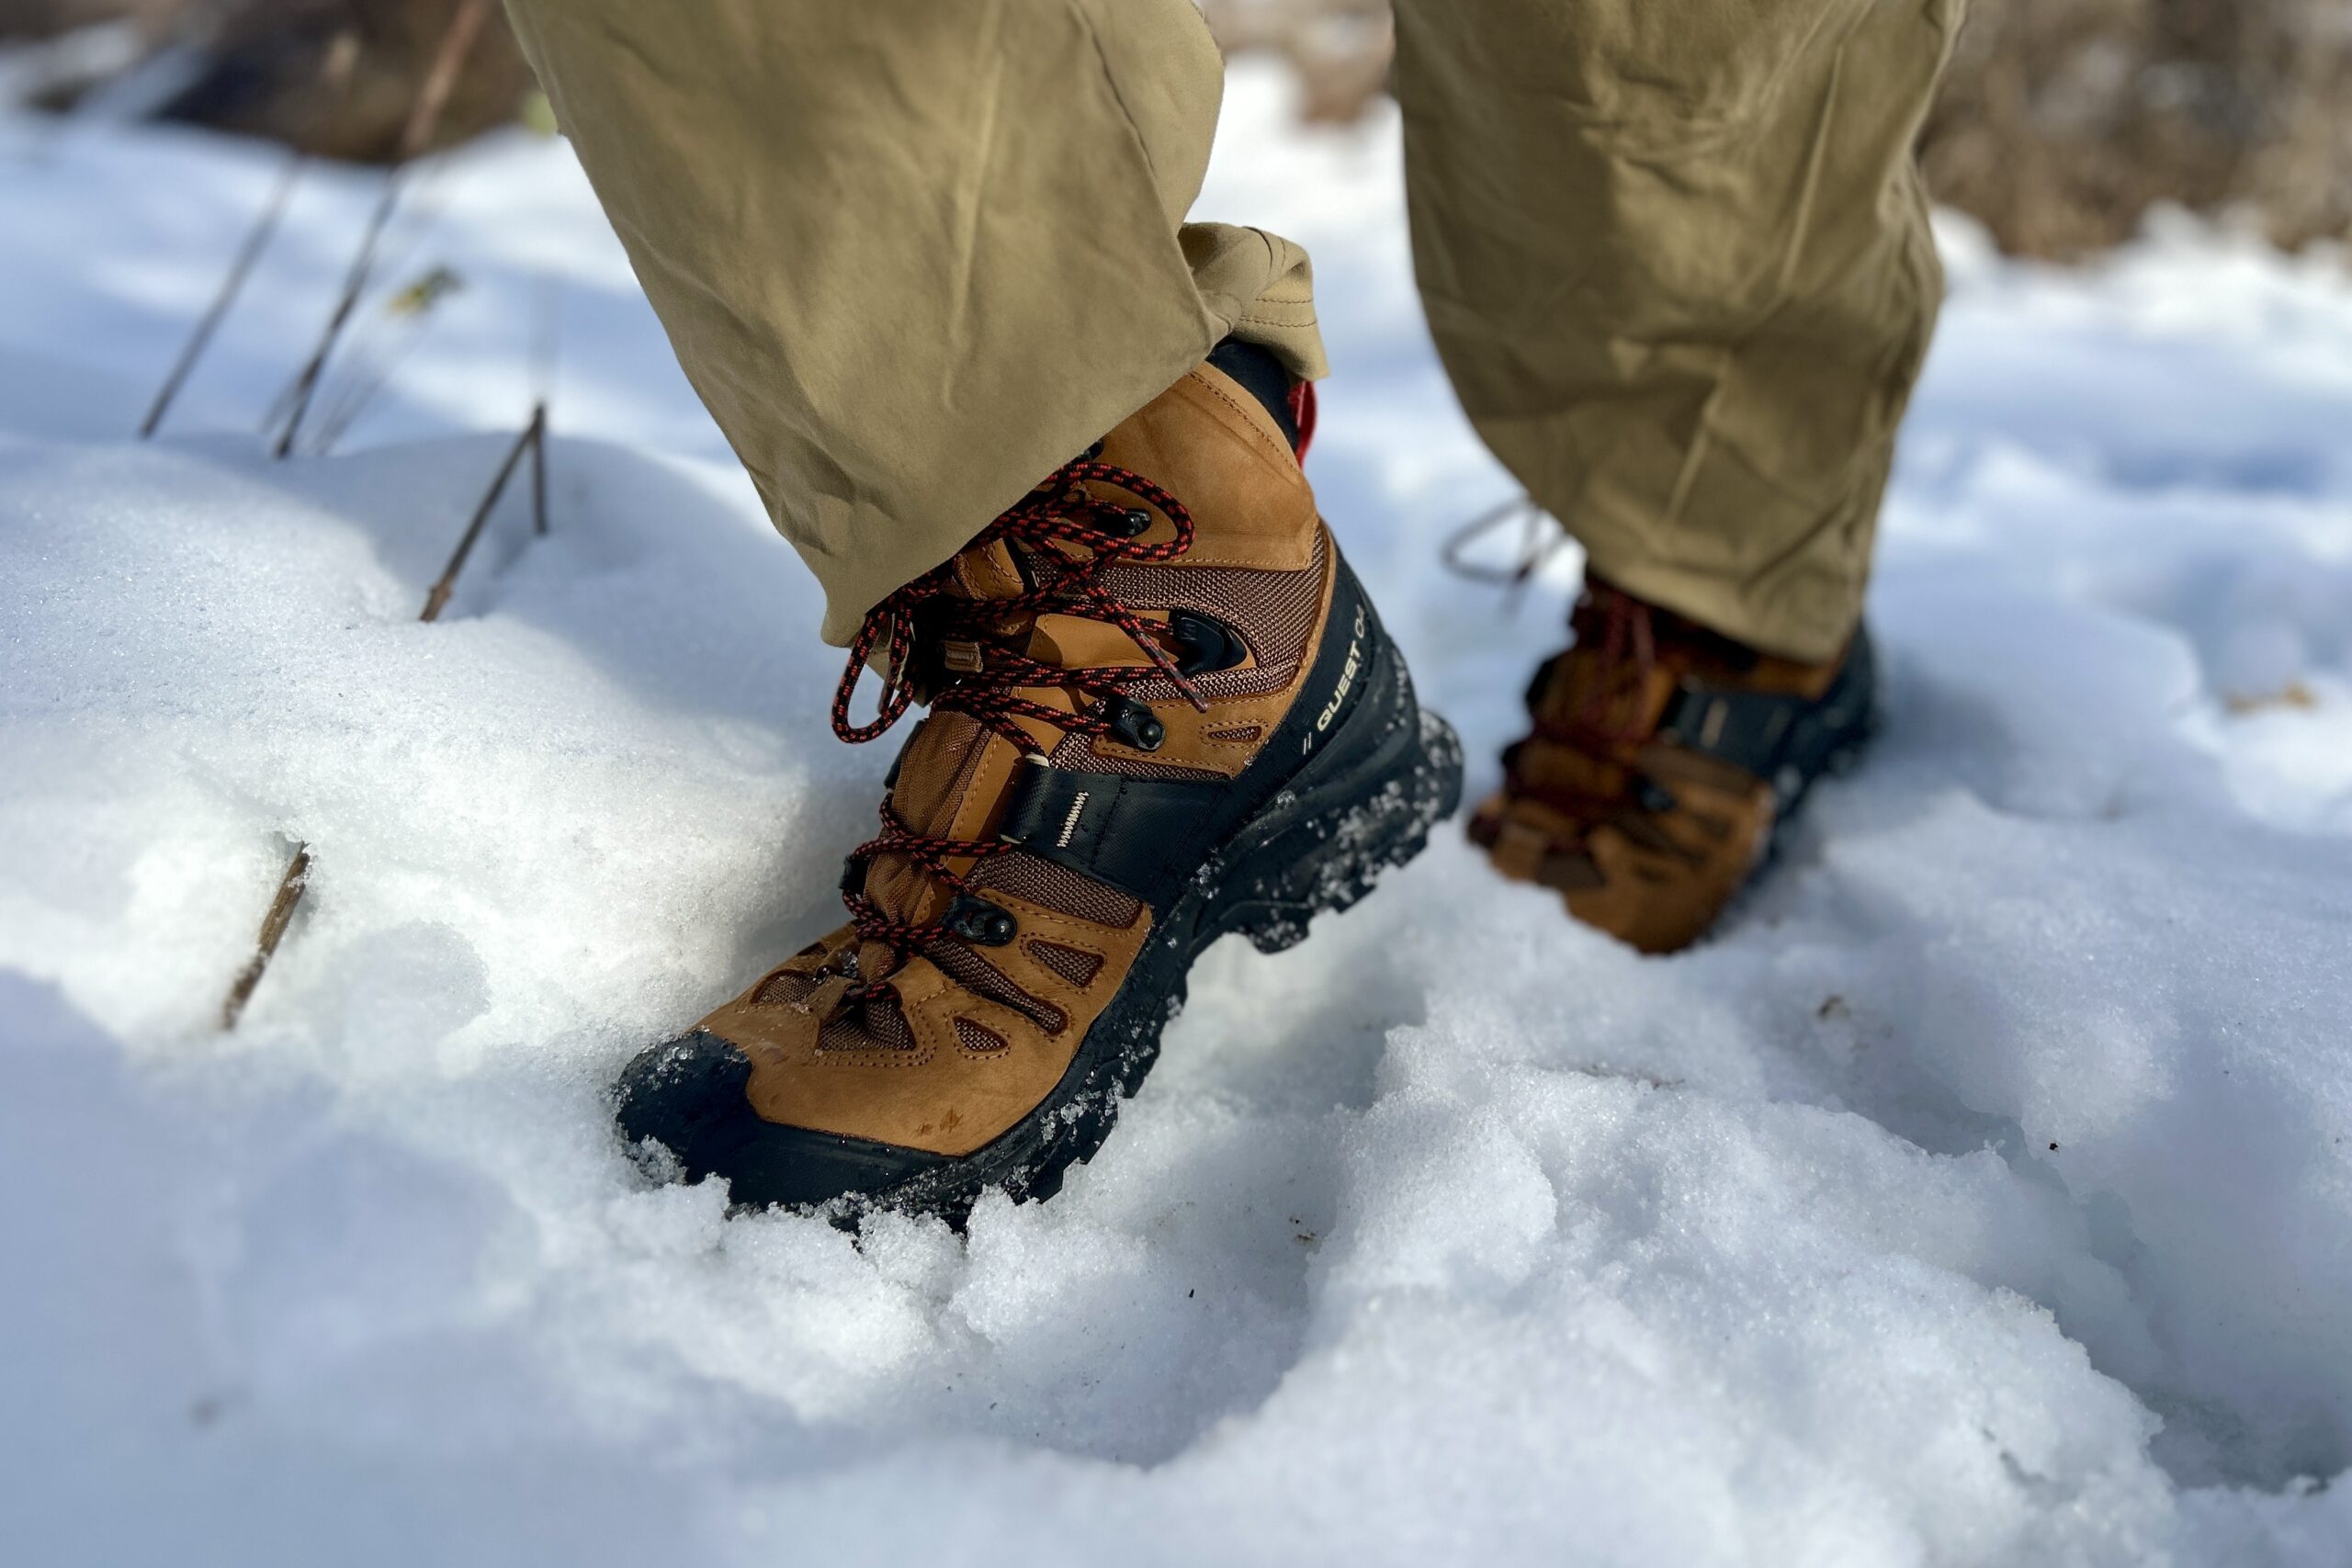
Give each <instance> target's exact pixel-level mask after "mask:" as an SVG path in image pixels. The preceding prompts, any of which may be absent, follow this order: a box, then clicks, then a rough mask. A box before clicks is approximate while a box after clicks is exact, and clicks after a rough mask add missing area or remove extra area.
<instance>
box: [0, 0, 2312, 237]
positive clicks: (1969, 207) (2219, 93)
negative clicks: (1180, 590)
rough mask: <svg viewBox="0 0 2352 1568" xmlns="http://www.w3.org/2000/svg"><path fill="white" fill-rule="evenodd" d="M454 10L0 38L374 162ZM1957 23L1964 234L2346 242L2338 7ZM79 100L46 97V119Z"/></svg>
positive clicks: (1303, 35)
mask: <svg viewBox="0 0 2352 1568" xmlns="http://www.w3.org/2000/svg"><path fill="white" fill-rule="evenodd" d="M861 3H864V0H842V4H845V5H849V4H861ZM1659 3H1660V4H1668V3H1670V0H1659ZM458 4H459V0H0V39H10V38H18V39H21V38H27V37H35V38H38V37H45V36H51V35H55V34H58V33H60V32H62V31H66V30H70V29H72V28H78V27H85V26H88V25H90V24H93V23H96V22H102V21H118V22H120V23H122V24H123V25H125V26H127V27H130V28H135V29H136V30H137V32H138V34H139V35H140V37H141V39H142V40H143V43H144V46H145V49H146V51H148V52H149V54H150V55H151V56H152V57H153V58H155V59H164V60H170V61H176V62H178V68H179V71H180V76H179V77H172V78H169V80H170V82H171V84H172V85H171V91H170V92H169V93H168V95H166V96H164V97H163V98H162V99H161V100H160V101H159V102H158V103H157V104H156V105H155V106H154V110H155V112H158V113H161V114H163V115H165V116H167V117H170V118H182V119H189V120H195V121H198V122H201V123H204V124H209V125H216V126H220V127H223V128H226V129H229V130H241V131H247V132H252V133H256V134H260V135H266V136H276V137H277V138H279V139H281V140H293V139H298V138H305V137H307V138H308V139H309V140H310V141H311V142H312V144H313V145H314V146H316V147H317V148H318V150H319V151H322V152H326V153H328V154H329V155H331V156H334V157H341V158H350V159H359V160H375V161H380V160H383V159H386V158H389V157H390V156H391V155H392V152H393V150H394V148H395V146H396V144H397V142H398V141H399V136H400V129H401V121H402V119H403V118H405V116H406V114H407V112H408V107H409V105H410V103H411V102H412V101H413V98H414V97H415V96H416V91H417V86H418V84H419V82H420V81H421V80H422V79H423V77H424V73H425V72H426V70H427V68H428V65H429V63H430V62H431V60H432V57H433V54H434V51H435V46H436V44H437V42H438V40H439V39H440V38H441V36H442V34H443V32H444V30H445V29H446V28H447V24H448V20H449V17H450V16H451V14H452V12H453V11H454V10H455V8H456V7H457V6H458ZM646 4H648V5H659V4H662V0H646ZM1201 4H1202V7H1203V9H1204V11H1206V12H1207V14H1208V17H1209V20H1210V25H1211V26H1212V27H1214V28H1216V31H1217V34H1218V37H1219V39H1221V40H1222V41H1223V42H1224V44H1225V45H1226V47H1227V50H1228V51H1230V52H1235V53H1252V52H1271V53H1275V54H1279V55H1280V56H1282V57H1283V59H1285V60H1287V61H1289V62H1291V64H1292V65H1293V66H1294V67H1295V70H1296V71H1297V73H1298V76H1299V79H1300V82H1301V84H1302V85H1303V93H1304V96H1303V99H1302V112H1303V113H1305V114H1306V117H1307V118H1310V119H1316V120H1347V119H1351V118H1355V117H1356V116H1358V115H1360V114H1362V113H1363V110H1364V108H1365V107H1367V106H1368V105H1369V104H1371V103H1372V102H1373V101H1374V99H1376V98H1377V97H1378V96H1380V95H1381V94H1382V93H1383V92H1384V91H1385V83H1386V77H1387V70H1388V58H1389V52H1390V51H1391V49H1392V48H1393V44H1394V34H1393V31H1392V29H1391V28H1390V25H1389V20H1388V12H1387V6H1386V0H1201ZM1974 7H1975V9H1974V15H1973V18H1972V20H1971V22H1970V24H1969V27H1968V30H1967V32H1966V34H1965V35H1964V36H1963V38H1962V42H1961V46H1960V51H1959V55H1958V58H1957V59H1956V61H1955V62H1954V64H1953V68H1952V74H1951V82H1950V84H1949V85H1948V86H1947V89H1946V92H1945V95H1944V97H1943V100H1942V102H1941V104H1940V105H1939V107H1938V108H1937V111H1936V113H1935V116H1934V118H1933V119H1932V120H1931V121H1930V123H1929V125H1928V131H1927V135H1926V138H1925V140H1924V141H1923V143H1922V146H1921V156H1922V159H1923V161H1924V163H1925V165H1926V168H1927V171H1928V182H1929V184H1930V186H1932V187H1933V188H1934V190H1935V192H1936V194H1937V196H1938V197H1939V199H1941V200H1943V201H1946V202H1949V203H1951V205H1953V206H1955V207H1958V208H1960V209H1963V210H1965V211H1967V212H1971V213H1973V214H1974V215H1975V216H1976V217H1978V218H1979V219H1981V220H1983V221H1984V222H1985V224H1987V225H1988V226H1989V227H1990V228H1991V229H1992V231H1993V232H1994V234H1995V236H1996V238H1997V239H1998V240H1999V241H2000V243H2002V245H2003V246H2004V247H2005V248H2007V249H2008V250H2010V251H2013V252H2017V253H2019V254H2030V255H2040V256H2051V257H2060V258H2064V257H2074V256H2079V255H2083V254H2088V253H2092V252H2096V251H2098V250H2101V249H2104V248H2106V247H2107V246H2109V245H2112V244H2115V243H2118V242H2120V241H2122V240H2124V239H2128V238H2129V237H2130V236H2131V233H2132V232H2133V231H2135V230H2137V229H2138V227H2139V226H2140V223H2141V221H2142V220H2143V217H2144V216H2145V214H2146V213H2147V211H2148V209H2150V208H2151V207H2153V206H2154V205H2156V204H2159V203H2164V202H2175V203H2178V204H2180V205H2183V206H2186V207H2188V208H2190V209H2195V210H2198V211H2201V212H2209V213H2214V212H2225V211H2227V212H2244V213H2246V214H2249V215H2251V217H2252V219H2253V220H2255V221H2256V222H2257V223H2258V224H2259V225H2260V226H2261V227H2262V228H2263V229H2264V230H2265V231H2267V232H2268V233H2269V235H2270V236H2271V238H2272V239H2274V240H2276V241H2277V242H2278V243H2281V244H2284V245H2289V246H2301V245H2304V244H2307V243H2311V242H2313V241H2316V240H2325V239H2341V238H2344V237H2345V236H2346V234H2347V233H2352V0H1974ZM346 29H347V30H349V31H351V32H352V33H354V34H356V37H357V38H358V39H359V42H360V46H361V47H360V51H359V66H358V71H357V74H356V77H355V79H354V82H353V85H352V86H351V88H350V90H349V93H348V96H347V97H346V98H345V99H343V100H342V101H340V102H339V103H338V104H336V105H334V106H333V112H332V113H326V112H323V111H324V110H325V108H326V107H327V106H322V104H320V103H319V102H318V101H317V100H318V95H319V92H320V86H319V83H320V76H321V72H320V62H322V59H323V58H324V56H325V53H326V51H327V50H328V48H329V47H330V44H331V41H332V39H334V37H335V36H336V35H337V34H338V33H340V32H343V31H345V30H346ZM142 68H144V69H152V66H151V67H134V70H136V69H142ZM181 78H185V79H184V80H183V79H181ZM85 85H87V84H83V83H76V82H71V81H68V82H62V83H61V84H59V85H57V86H56V88H55V89H54V90H53V92H52V94H51V97H52V100H53V101H57V102H63V101H67V100H69V99H70V98H71V97H72V96H73V95H74V93H75V92H77V91H79V90H80V89H81V88H82V87H83V86H85ZM528 90H529V74H528V72H527V70H526V67H525V66H524V63H523V61H522V58H521V56H520V54H519V53H518V52H517V51H516V50H515V45H514V42H513V39H511V38H509V37H508V36H507V34H506V32H505V30H504V28H503V26H495V27H492V28H490V29H489V30H488V31H487V32H486V33H485V34H484V36H483V38H482V40H481V44H480V46H479V47H477V48H476V49H475V50H474V51H472V54H471V56H470V57H469V62H468V64H467V67H466V70H465V71H464V73H462V74H461V76H460V77H459V79H458V84H457V87H456V90H455V92H454V93H453V94H452V96H451V100H450V104H449V107H448V110H447V114H446V116H445V117H444V119H443V121H442V130H441V135H440V140H441V141H445V142H447V141H458V140H462V139H463V138H465V137H467V136H470V135H473V134H475V133H476V132H478V131H480V130H483V129H486V128H487V127H489V126H492V125H495V124H498V123H500V122H502V121H504V120H506V119H509V118H513V117H514V116H515V114H516V113H518V112H519V111H520V108H521V106H522V105H523V103H524V102H525V101H526V96H527V94H528ZM320 127H322V128H324V129H323V130H310V129H307V128H320Z"/></svg>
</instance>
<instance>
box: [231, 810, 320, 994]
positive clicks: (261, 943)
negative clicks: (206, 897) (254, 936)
mask: <svg viewBox="0 0 2352 1568" xmlns="http://www.w3.org/2000/svg"><path fill="white" fill-rule="evenodd" d="M310 885H311V846H310V845H308V844H297V845H295V846H294V858H293V860H292V861H290V862H288V864H287V867H286V874H285V876H284V877H282V878H280V879H279V881H278V884H277V897H275V898H272V899H271V900H270V901H269V912H268V913H267V914H266V915H264V916H263V917H262V918H261V936H260V938H259V940H257V941H256V942H254V955H253V957H252V958H250V959H248V960H246V962H245V966H244V967H243V969H241V970H239V971H238V972H237V978H236V982H235V983H234V984H233V985H232V986H231V987H229V996H228V998H227V999H226V1000H225V1001H223V1002H222V1003H221V1004H220V1028H221V1030H222V1031H223V1032H226V1031H229V1030H232V1029H234V1028H236V1027H237V1020H238V1019H240V1018H242V1017H243V1016H244V1011H245V1004H246V1003H247V1002H249V1001H251V1000H253V999H254V987H256V986H258V985H260V984H261V977H262V976H263V974H264V973H265V972H266V971H267V970H268V968H269V961H270V959H271V958H273V957H275V956H276V955H277V944H278V942H281V941H283V940H284V939H285V936H286V928H287V927H288V925H290V924H292V923H293V919H294V910H295V908H297V907H298V906H300V903H301V902H302V893H303V890H304V889H305V888H307V887H308V886H310Z"/></svg>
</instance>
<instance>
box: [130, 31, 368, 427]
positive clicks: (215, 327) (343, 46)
mask: <svg viewBox="0 0 2352 1568" xmlns="http://www.w3.org/2000/svg"><path fill="white" fill-rule="evenodd" d="M358 60H359V39H357V37H356V36H355V35H353V34H351V33H339V34H337V35H336V37H335V40H334V43H333V44H331V45H329V46H328V48H327V54H326V62H325V63H324V64H323V65H322V67H321V68H320V72H319V80H320V88H321V92H320V103H321V106H322V107H321V109H320V113H319V117H318V118H319V121H320V123H319V124H317V125H314V126H313V127H311V133H312V134H311V138H310V139H306V140H314V139H315V138H316V136H317V135H318V133H319V132H321V131H322V130H324V129H325V122H326V120H327V119H328V118H329V111H328V108H327V107H326V106H329V105H332V104H334V103H335V102H336V101H337V100H338V99H340V98H341V97H342V96H343V93H344V90H345V88H346V87H348V86H349V85H350V84H351V73H352V68H353V67H354V66H355V65H356V64H357V62H358ZM310 162H311V153H310V150H309V148H308V146H307V145H305V144H299V143H298V144H297V145H296V146H295V148H294V150H293V151H292V152H288V154H287V157H286V163H285V165H284V166H283V167H282V168H280V169H279V170H278V172H277V184H276V185H275V186H271V187H270V192H269V199H268V200H267V201H266V202H264V203H263V204H262V209H261V211H260V212H259V213H258V214H257V215H256V216H255V217H254V226H253V228H252V229H251V230H250V231H247V233H246V235H245V243H243V245H241V246H239V247H238V250H237V254H236V257H235V259H234V260H232V261H231V262H230V264H229V273H228V276H225V277H223V278H222V279H221V280H220V289H219V291H218V292H216V293H215V294H214V295H213V296H212V303H211V304H209V305H208V306H206V307H205V310H204V314H203V315H202V316H200V317H198V320H197V323H196V330H195V331H194V332H192V333H189V334H188V339H187V344H186V345H185V346H184V347H182V348H181V350H180V356H179V358H178V360H177V361H176V362H175V363H174V364H173V366H172V369H171V374H169V375H167V376H165V377H164V385H163V387H162V389H160V390H158V391H157V392H156V394H155V400H154V401H153V403H151V404H150V405H148V409H147V417H146V418H145V419H143V420H141V421H140V422H139V439H140V440H141V441H145V440H147V439H149V438H150V437H152V436H153V434H155V432H156V430H157V429H158V428H159V427H160V426H161V425H162V424H163V423H164V414H165V413H166V412H169V411H170V409H171V406H172V400H173V399H175V398H176V397H178V396H179V393H180V388H181V386H182V385H183V384H184V383H185V382H186V381H187V378H188V377H189V375H190V374H192V373H193V372H194V371H195V369H196V364H197V361H198V360H199V359H201V358H203V357H204V351H205V350H206V349H207V348H209V347H210V346H211V344H212V334H213V333H216V332H218V331H219V330H220V323H221V321H223V320H224V319H226V318H227V316H228V314H229V308H230V307H231V306H232V305H234V304H235V303H236V302H237V296H238V295H239V294H240V293H242V292H243V289H244V287H245V279H246V278H247V277H249V276H252V274H253V270H254V263H256V262H258V261H260V260H261V254H262V252H263V251H265V250H266V249H267V248H268V247H269V242H270V240H271V239H272V238H273V237H274V236H275V235H276V234H277V224H278V220H280V219H282V218H284V217H285V216H286V206H287V203H288V202H289V201H291V200H292V199H293V197H294V187H295V186H296V185H298V184H299V183H300V180H301V177H302V171H303V169H305V168H306V167H308V166H309V164H310Z"/></svg>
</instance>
